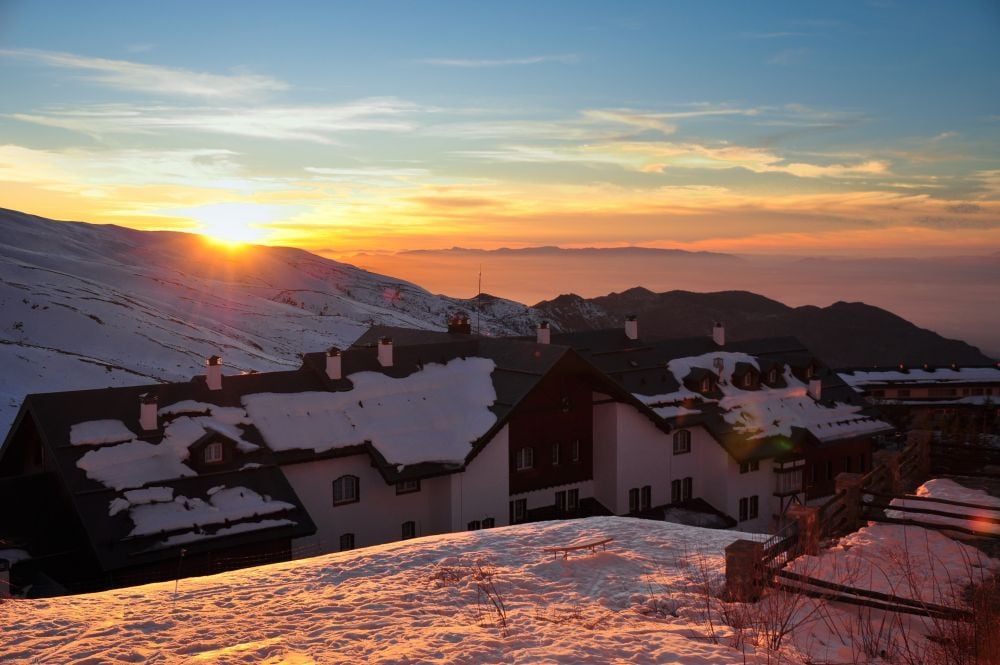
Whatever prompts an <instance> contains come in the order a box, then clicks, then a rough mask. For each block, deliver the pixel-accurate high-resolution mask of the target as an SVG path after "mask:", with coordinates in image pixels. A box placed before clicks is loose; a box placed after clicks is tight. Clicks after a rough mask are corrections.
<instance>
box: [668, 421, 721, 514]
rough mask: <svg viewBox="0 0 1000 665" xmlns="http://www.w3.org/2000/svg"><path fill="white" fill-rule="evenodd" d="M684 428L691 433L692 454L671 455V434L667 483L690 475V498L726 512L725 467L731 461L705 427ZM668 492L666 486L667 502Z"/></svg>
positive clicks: (671, 437)
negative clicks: (697, 499)
mask: <svg viewBox="0 0 1000 665" xmlns="http://www.w3.org/2000/svg"><path fill="white" fill-rule="evenodd" d="M684 429H687V430H688V431H689V432H691V452H690V453H684V454H682V455H674V454H673V451H674V447H673V446H674V444H673V434H671V435H670V448H669V454H670V480H674V479H683V478H686V477H688V476H690V477H691V478H692V481H691V486H692V495H693V496H695V497H701V498H702V499H704V500H705V501H708V502H709V503H710V504H712V506H714V507H715V508H717V509H718V510H721V511H723V512H729V511H728V510H727V505H728V504H727V500H728V486H727V482H728V478H729V473H728V467H729V464H731V463H732V462H733V460H732V458H731V457H729V453H727V452H726V451H725V450H724V449H723V448H722V446H721V445H719V442H718V441H716V440H715V439H714V438H713V437H712V435H711V434H709V433H708V430H706V429H705V428H704V427H700V426H696V427H686V428H684ZM675 431H676V430H675ZM669 489H670V488H669V484H668V487H667V490H668V494H667V500H668V501H669V500H670V495H669ZM731 514H733V513H731ZM733 515H734V516H735V514H733Z"/></svg>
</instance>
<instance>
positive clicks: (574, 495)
mask: <svg viewBox="0 0 1000 665" xmlns="http://www.w3.org/2000/svg"><path fill="white" fill-rule="evenodd" d="M579 507H580V490H567V491H566V510H576V509H577V508H579Z"/></svg>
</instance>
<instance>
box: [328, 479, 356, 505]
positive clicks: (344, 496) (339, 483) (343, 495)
mask: <svg viewBox="0 0 1000 665" xmlns="http://www.w3.org/2000/svg"><path fill="white" fill-rule="evenodd" d="M360 498H361V493H360V487H359V483H358V477H357V476H341V477H340V478H337V479H336V480H335V481H333V505H335V506H339V505H341V504H344V503H354V502H355V501H358V500H359V499H360Z"/></svg>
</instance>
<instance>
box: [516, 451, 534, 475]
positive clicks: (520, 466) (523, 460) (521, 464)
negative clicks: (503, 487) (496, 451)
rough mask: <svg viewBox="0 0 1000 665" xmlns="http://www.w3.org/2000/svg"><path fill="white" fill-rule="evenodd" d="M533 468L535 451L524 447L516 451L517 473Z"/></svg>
mask: <svg viewBox="0 0 1000 665" xmlns="http://www.w3.org/2000/svg"><path fill="white" fill-rule="evenodd" d="M533 466H535V449H534V448H532V447H531V446H525V447H524V448H520V449H519V450H518V451H517V459H516V460H515V468H516V469H517V470H518V471H524V470H525V469H530V468H531V467H533Z"/></svg>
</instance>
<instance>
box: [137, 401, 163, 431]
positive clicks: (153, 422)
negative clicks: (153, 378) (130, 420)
mask: <svg viewBox="0 0 1000 665" xmlns="http://www.w3.org/2000/svg"><path fill="white" fill-rule="evenodd" d="M158 401H159V400H157V398H156V395H154V394H152V393H143V394H142V395H139V427H141V428H142V429H143V430H144V431H146V432H151V431H153V430H155V429H159V428H160V423H159V419H158V418H157V415H156V409H157V406H158Z"/></svg>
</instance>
